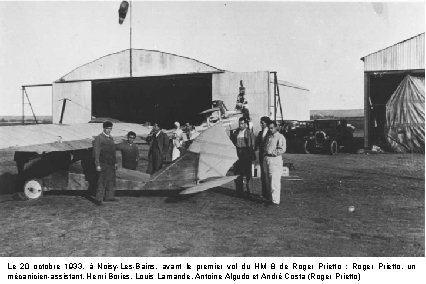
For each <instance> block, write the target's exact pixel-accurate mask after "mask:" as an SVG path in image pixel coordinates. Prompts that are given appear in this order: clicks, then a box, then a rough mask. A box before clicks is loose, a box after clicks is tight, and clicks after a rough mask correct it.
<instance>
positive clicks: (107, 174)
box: [93, 121, 117, 205]
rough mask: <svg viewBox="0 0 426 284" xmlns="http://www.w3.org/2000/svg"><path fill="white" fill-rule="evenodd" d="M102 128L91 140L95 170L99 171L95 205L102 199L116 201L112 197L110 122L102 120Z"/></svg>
mask: <svg viewBox="0 0 426 284" xmlns="http://www.w3.org/2000/svg"><path fill="white" fill-rule="evenodd" d="M103 128H104V131H103V132H102V133H101V134H99V135H98V136H96V138H95V140H94V141H93V155H94V158H95V165H96V171H97V172H98V173H99V176H98V182H97V187H96V196H95V202H96V204H97V205H102V202H103V201H117V199H116V198H114V189H115V169H116V158H115V150H116V146H115V143H114V140H113V138H112V137H111V131H112V123H111V122H110V121H106V122H104V123H103Z"/></svg>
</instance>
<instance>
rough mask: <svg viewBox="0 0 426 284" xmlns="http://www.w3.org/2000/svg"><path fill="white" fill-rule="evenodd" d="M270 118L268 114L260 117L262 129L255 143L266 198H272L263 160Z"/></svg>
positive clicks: (263, 194) (263, 192)
mask: <svg viewBox="0 0 426 284" xmlns="http://www.w3.org/2000/svg"><path fill="white" fill-rule="evenodd" d="M270 121H271V120H270V119H269V117H267V116H262V117H261V118H260V127H261V128H262V130H260V131H259V134H258V135H257V137H256V144H255V150H256V151H257V150H259V164H260V179H261V181H262V196H263V198H264V199H266V200H270V199H271V196H270V192H269V191H268V188H267V186H266V174H265V168H264V167H263V160H264V157H263V155H264V145H265V140H266V135H267V133H268V124H269V123H270Z"/></svg>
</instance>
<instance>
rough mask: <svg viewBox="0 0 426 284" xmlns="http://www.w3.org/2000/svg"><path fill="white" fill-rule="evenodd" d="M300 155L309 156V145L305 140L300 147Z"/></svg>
mask: <svg viewBox="0 0 426 284" xmlns="http://www.w3.org/2000/svg"><path fill="white" fill-rule="evenodd" d="M302 153H303V154H310V153H311V151H310V148H309V143H308V141H307V140H305V141H303V145H302Z"/></svg>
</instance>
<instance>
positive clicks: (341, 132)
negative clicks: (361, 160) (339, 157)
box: [303, 119, 353, 155]
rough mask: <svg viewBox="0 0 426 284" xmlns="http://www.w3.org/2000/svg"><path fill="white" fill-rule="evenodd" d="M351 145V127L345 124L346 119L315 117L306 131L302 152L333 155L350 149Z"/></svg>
mask: <svg viewBox="0 0 426 284" xmlns="http://www.w3.org/2000/svg"><path fill="white" fill-rule="evenodd" d="M352 145H353V128H352V127H350V126H348V125H347V123H346V120H340V119H317V120H314V121H313V124H312V128H310V129H308V131H306V136H305V138H304V141H303V152H304V153H306V154H309V153H328V154H330V155H334V154H336V153H337V152H339V151H342V150H343V151H350V149H351V147H352Z"/></svg>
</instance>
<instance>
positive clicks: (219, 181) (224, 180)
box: [179, 176, 238, 194]
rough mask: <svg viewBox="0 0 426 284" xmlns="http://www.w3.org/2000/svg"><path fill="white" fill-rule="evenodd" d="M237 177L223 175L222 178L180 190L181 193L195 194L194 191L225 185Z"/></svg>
mask: <svg viewBox="0 0 426 284" xmlns="http://www.w3.org/2000/svg"><path fill="white" fill-rule="evenodd" d="M237 177H238V176H227V177H221V178H216V179H213V180H209V181H206V182H203V183H200V184H197V185H195V186H193V187H190V188H187V189H185V190H183V191H181V192H179V194H193V193H197V192H201V191H205V190H207V189H210V188H213V187H218V186H221V185H224V184H225V183H228V182H231V181H233V180H234V179H236V178H237Z"/></svg>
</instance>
